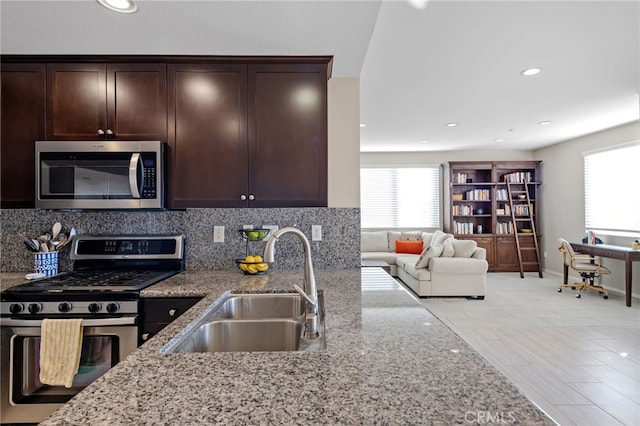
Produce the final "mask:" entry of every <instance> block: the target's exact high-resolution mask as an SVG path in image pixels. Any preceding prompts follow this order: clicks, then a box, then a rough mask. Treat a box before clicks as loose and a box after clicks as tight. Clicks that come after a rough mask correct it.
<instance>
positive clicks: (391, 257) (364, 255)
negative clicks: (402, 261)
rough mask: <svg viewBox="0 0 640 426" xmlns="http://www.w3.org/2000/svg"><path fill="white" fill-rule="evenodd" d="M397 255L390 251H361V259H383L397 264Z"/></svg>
mask: <svg viewBox="0 0 640 426" xmlns="http://www.w3.org/2000/svg"><path fill="white" fill-rule="evenodd" d="M397 257H398V256H397V255H396V254H395V253H389V252H388V251H368V252H361V253H360V259H362V260H382V261H384V262H387V263H388V264H389V265H395V264H396V258H397Z"/></svg>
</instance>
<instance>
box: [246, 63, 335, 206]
mask: <svg viewBox="0 0 640 426" xmlns="http://www.w3.org/2000/svg"><path fill="white" fill-rule="evenodd" d="M248 125H249V127H248V128H249V198H250V200H249V206H253V207H322V206H326V205H327V66H326V64H258V65H250V66H249V123H248Z"/></svg>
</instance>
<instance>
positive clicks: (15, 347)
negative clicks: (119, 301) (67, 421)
mask: <svg viewBox="0 0 640 426" xmlns="http://www.w3.org/2000/svg"><path fill="white" fill-rule="evenodd" d="M131 303H134V304H135V303H137V302H131ZM0 321H2V323H1V324H2V327H1V328H2V341H1V343H2V378H1V379H0V381H1V382H2V405H1V409H2V414H0V418H1V420H2V423H32V422H40V421H42V420H44V419H45V418H46V417H48V416H49V415H50V414H51V413H53V412H54V411H55V410H57V409H58V408H60V407H61V406H62V405H63V404H64V403H66V402H67V401H69V400H70V399H71V398H72V397H73V396H74V395H75V394H77V393H78V392H80V391H81V390H82V389H84V388H85V387H86V386H88V385H89V384H91V383H92V382H93V381H94V380H96V379H97V378H98V377H100V376H102V375H103V374H104V373H106V372H107V371H108V370H109V369H110V368H111V367H113V366H114V365H116V364H117V363H118V362H120V361H121V360H123V359H125V358H126V357H127V355H129V354H130V353H131V352H133V351H134V350H135V349H136V347H137V340H138V327H137V324H136V316H122V317H120V318H103V319H87V320H83V338H82V351H81V355H80V366H79V368H78V373H77V374H76V375H75V377H74V380H73V384H72V387H71V388H65V387H64V386H49V385H44V384H42V383H41V382H40V380H39V376H40V367H39V365H40V324H41V322H42V321H41V320H23V319H12V318H1V319H0Z"/></svg>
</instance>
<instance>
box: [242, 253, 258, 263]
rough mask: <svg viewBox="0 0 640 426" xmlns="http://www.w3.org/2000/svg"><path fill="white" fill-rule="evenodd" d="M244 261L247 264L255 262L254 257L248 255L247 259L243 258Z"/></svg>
mask: <svg viewBox="0 0 640 426" xmlns="http://www.w3.org/2000/svg"><path fill="white" fill-rule="evenodd" d="M244 261H245V262H249V263H253V262H255V261H256V260H255V257H253V256H251V255H249V256H247V257H245V258H244Z"/></svg>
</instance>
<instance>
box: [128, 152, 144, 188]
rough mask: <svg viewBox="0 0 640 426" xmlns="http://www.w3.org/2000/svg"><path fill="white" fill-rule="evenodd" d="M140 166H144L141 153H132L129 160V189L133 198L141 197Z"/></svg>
mask: <svg viewBox="0 0 640 426" xmlns="http://www.w3.org/2000/svg"><path fill="white" fill-rule="evenodd" d="M138 167H140V168H142V160H141V158H140V153H139V152H135V153H133V154H131V159H130V160H129V190H130V191H131V196H132V197H133V198H140V190H139V189H138Z"/></svg>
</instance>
